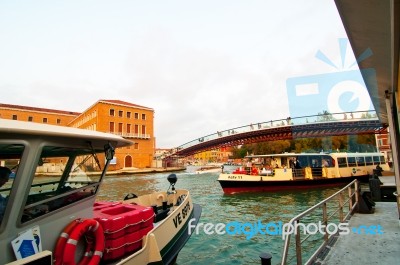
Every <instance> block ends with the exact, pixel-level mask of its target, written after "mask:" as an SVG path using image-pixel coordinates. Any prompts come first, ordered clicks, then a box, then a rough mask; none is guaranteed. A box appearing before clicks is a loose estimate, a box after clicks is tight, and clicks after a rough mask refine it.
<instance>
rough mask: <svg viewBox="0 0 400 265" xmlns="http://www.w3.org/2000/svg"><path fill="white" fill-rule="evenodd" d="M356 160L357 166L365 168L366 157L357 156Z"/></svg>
mask: <svg viewBox="0 0 400 265" xmlns="http://www.w3.org/2000/svg"><path fill="white" fill-rule="evenodd" d="M356 160H357V166H359V167H362V166H365V160H364V157H362V156H357V157H356Z"/></svg>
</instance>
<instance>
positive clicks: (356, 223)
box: [314, 202, 400, 265]
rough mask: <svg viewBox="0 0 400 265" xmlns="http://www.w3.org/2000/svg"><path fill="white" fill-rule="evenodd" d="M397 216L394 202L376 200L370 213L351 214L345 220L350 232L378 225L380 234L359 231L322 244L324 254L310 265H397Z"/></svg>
mask: <svg viewBox="0 0 400 265" xmlns="http://www.w3.org/2000/svg"><path fill="white" fill-rule="evenodd" d="M397 216H398V214H397V204H396V202H376V205H375V212H374V213H373V214H361V213H356V214H354V215H353V216H352V217H351V219H350V221H349V228H350V229H351V231H353V230H352V229H358V228H360V227H361V226H366V227H371V226H378V225H380V226H381V227H382V232H383V233H382V234H379V233H377V234H372V232H371V233H369V232H368V231H359V232H360V234H354V233H352V234H350V235H342V236H338V237H337V240H336V242H334V243H333V244H332V245H331V246H327V247H326V251H325V254H326V256H325V257H324V258H323V259H319V260H317V261H316V262H315V263H314V264H319V265H325V264H329V265H335V264H398V262H399V260H400V242H399V240H398V237H399V234H400V226H399V219H398V218H397ZM374 232H376V231H374ZM334 241H335V240H334ZM321 254H322V253H321Z"/></svg>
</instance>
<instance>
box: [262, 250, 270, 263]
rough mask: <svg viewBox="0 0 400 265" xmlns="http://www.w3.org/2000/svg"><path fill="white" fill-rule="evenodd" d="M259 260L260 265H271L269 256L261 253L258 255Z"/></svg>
mask: <svg viewBox="0 0 400 265" xmlns="http://www.w3.org/2000/svg"><path fill="white" fill-rule="evenodd" d="M260 258H261V265H271V259H272V256H271V254H269V253H265V252H263V253H261V254H260Z"/></svg>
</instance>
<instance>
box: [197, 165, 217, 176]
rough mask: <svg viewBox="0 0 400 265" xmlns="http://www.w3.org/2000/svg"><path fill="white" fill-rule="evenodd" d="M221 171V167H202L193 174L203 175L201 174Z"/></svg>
mask: <svg viewBox="0 0 400 265" xmlns="http://www.w3.org/2000/svg"><path fill="white" fill-rule="evenodd" d="M222 170H223V166H203V167H200V168H198V169H197V170H196V171H195V173H196V174H203V173H216V172H221V171H222Z"/></svg>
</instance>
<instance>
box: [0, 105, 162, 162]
mask: <svg viewBox="0 0 400 265" xmlns="http://www.w3.org/2000/svg"><path fill="white" fill-rule="evenodd" d="M0 118H3V119H12V120H20V121H30V122H38V123H47V124H52V125H60V126H69V127H76V128H82V129H87V130H93V131H100V132H106V133H113V134H117V135H120V136H122V137H124V138H127V139H129V140H132V141H133V142H134V145H133V146H130V147H124V148H118V149H117V150H116V154H115V159H114V160H113V161H112V164H111V165H110V170H118V169H122V168H132V167H134V168H146V167H151V166H152V162H153V155H154V150H155V138H154V110H153V109H152V108H148V107H144V106H140V105H136V104H132V103H128V102H124V101H121V100H99V101H97V102H96V103H94V104H93V105H92V106H90V107H89V108H88V109H86V110H85V111H84V112H82V113H79V112H69V111H62V110H52V109H44V108H35V107H28V106H19V105H9V104H0Z"/></svg>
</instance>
